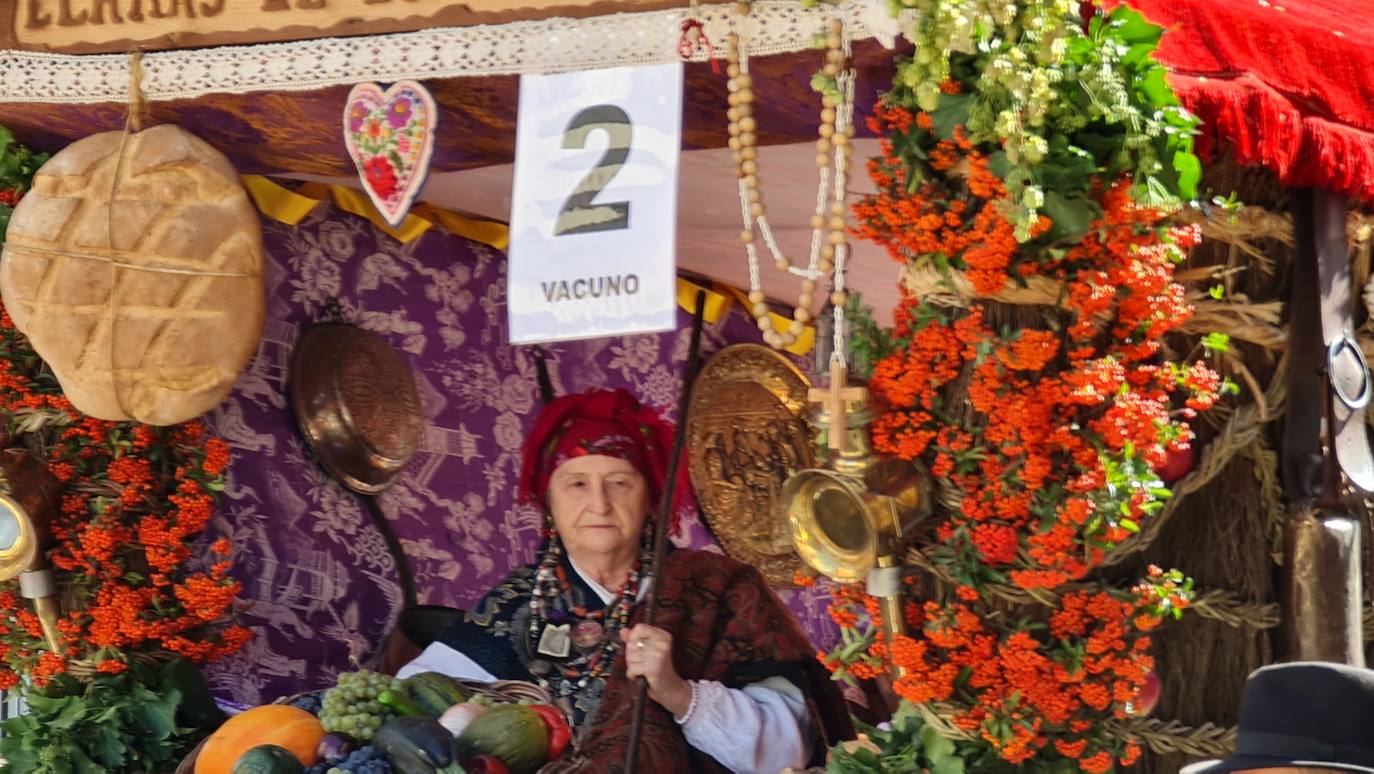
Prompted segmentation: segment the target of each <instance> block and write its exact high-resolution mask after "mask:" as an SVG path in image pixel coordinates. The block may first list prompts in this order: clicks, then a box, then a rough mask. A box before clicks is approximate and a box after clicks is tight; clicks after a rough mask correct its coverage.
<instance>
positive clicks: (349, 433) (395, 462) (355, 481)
mask: <svg viewBox="0 0 1374 774" xmlns="http://www.w3.org/2000/svg"><path fill="white" fill-rule="evenodd" d="M289 391H290V395H291V405H292V409H293V410H294V412H295V415H296V422H297V424H299V425H300V429H301V434H302V435H304V436H305V439H306V442H307V443H308V444H309V445H310V449H311V450H312V451H313V452H314V454H315V457H316V458H317V459H318V460H319V461H320V464H321V465H323V466H324V468H325V469H326V470H328V471H329V472H330V473H331V474H332V475H333V476H334V477H335V478H337V479H338V480H339V481H340V482H341V483H342V484H343V485H344V486H346V487H348V488H349V489H352V490H353V491H355V492H359V493H361V494H376V493H378V492H381V491H383V490H385V489H386V488H388V487H390V486H391V485H392V484H393V483H395V481H396V479H397V478H398V477H399V476H400V475H401V471H402V470H403V469H404V468H405V466H406V464H407V463H409V462H410V458H411V457H412V456H414V454H415V450H416V448H417V447H418V446H419V443H420V435H421V433H422V432H423V429H424V425H423V419H424V418H423V415H422V414H421V411H420V394H419V391H418V390H416V388H415V376H414V374H412V373H411V371H410V367H409V366H408V365H407V364H406V362H405V360H403V359H402V358H401V356H400V355H399V354H397V353H396V351H395V350H394V349H392V348H391V346H390V345H389V344H387V343H386V341H385V340H383V339H382V337H381V336H378V335H377V334H375V333H373V332H371V331H368V330H364V329H363V328H359V327H357V326H355V325H349V324H346V323H336V322H325V323H316V324H314V325H312V326H310V327H309V328H307V329H306V330H305V332H304V333H303V334H301V338H300V340H299V341H298V342H296V348H295V351H294V352H293V353H292V355H291V377H290V386H289Z"/></svg>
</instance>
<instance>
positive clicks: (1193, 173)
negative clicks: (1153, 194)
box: [1174, 151, 1202, 199]
mask: <svg viewBox="0 0 1374 774" xmlns="http://www.w3.org/2000/svg"><path fill="white" fill-rule="evenodd" d="M1174 169H1176V170H1178V195H1179V196H1181V197H1183V198H1184V199H1195V198H1197V184H1198V181H1200V180H1202V162H1201V161H1198V158H1197V156H1194V155H1193V154H1191V153H1186V152H1184V151H1179V152H1177V153H1175V154H1174Z"/></svg>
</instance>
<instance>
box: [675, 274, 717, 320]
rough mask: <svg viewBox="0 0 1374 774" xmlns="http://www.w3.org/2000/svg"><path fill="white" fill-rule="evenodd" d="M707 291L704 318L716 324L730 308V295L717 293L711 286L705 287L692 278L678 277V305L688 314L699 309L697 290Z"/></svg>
mask: <svg viewBox="0 0 1374 774" xmlns="http://www.w3.org/2000/svg"><path fill="white" fill-rule="evenodd" d="M698 290H704V291H706V308H705V309H704V310H703V311H702V315H701V317H702V319H703V320H705V321H706V322H708V323H710V324H712V325H714V324H716V323H717V322H720V318H721V317H722V316H724V315H725V312H726V310H728V309H729V308H730V298H729V296H726V295H722V294H721V293H717V292H716V291H714V290H712V289H711V288H704V287H702V286H700V285H698V284H697V283H695V282H692V281H691V280H685V279H682V278H681V277H678V280H677V305H678V306H680V307H682V310H683V311H685V312H687V313H688V314H694V313H696V311H697V291H698Z"/></svg>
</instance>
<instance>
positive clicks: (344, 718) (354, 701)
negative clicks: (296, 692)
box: [320, 670, 401, 742]
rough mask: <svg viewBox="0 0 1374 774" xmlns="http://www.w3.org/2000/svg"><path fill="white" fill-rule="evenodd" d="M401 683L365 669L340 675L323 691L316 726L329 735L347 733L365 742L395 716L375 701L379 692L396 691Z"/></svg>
mask: <svg viewBox="0 0 1374 774" xmlns="http://www.w3.org/2000/svg"><path fill="white" fill-rule="evenodd" d="M400 689H401V681H400V680H398V679H396V678H394V677H392V676H390V675H383V674H379V673H377V672H368V671H366V670H363V671H358V672H344V673H342V674H340V675H339V680H338V683H337V684H336V685H335V686H334V687H333V688H330V689H329V690H327V691H325V692H324V698H323V700H322V701H321V705H320V724H321V725H322V726H324V730H325V731H328V732H330V733H336V734H347V735H348V736H351V737H353V738H354V739H359V740H362V741H363V742H368V741H371V740H372V735H373V734H375V733H377V729H379V728H381V727H382V724H383V723H385V722H386V721H387V720H389V719H391V718H392V717H393V716H394V715H395V713H393V712H391V711H390V709H388V708H387V707H386V706H385V705H383V704H382V703H381V702H380V701H378V700H377V697H378V696H380V695H381V693H382V691H386V690H392V691H399V690H400Z"/></svg>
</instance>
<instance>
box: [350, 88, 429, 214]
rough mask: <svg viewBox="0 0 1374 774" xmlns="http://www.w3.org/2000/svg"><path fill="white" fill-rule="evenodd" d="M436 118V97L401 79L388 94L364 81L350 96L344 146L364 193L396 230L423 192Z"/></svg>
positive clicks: (387, 91) (427, 173)
mask: <svg viewBox="0 0 1374 774" xmlns="http://www.w3.org/2000/svg"><path fill="white" fill-rule="evenodd" d="M438 118H439V112H438V110H436V109H435V107H434V97H432V96H430V94H429V91H428V90H427V89H425V87H424V86H421V85H420V84H418V83H416V82H415V81H399V82H397V83H394V84H392V85H391V88H389V89H387V90H386V91H382V88H381V87H380V86H378V85H377V84H375V83H360V84H358V85H357V86H354V87H353V90H352V91H350V92H349V93H348V103H347V106H346V107H345V108H344V144H345V145H347V146H348V154H349V155H350V156H351V157H352V158H353V163H354V164H356V165H357V167H358V176H359V177H361V178H362V181H363V190H365V191H367V195H368V196H370V197H371V198H372V203H373V204H375V205H377V210H378V211H379V212H381V213H382V217H383V218H385V219H386V222H388V223H390V224H391V226H392V227H393V228H395V227H397V226H399V225H401V222H402V221H404V220H405V218H406V213H408V212H410V207H411V205H412V204H414V203H415V198H416V197H417V196H419V195H420V189H421V188H424V185H425V178H426V177H427V176H428V175H429V160H430V156H432V155H433V154H434V126H435V124H436V123H437V121H438Z"/></svg>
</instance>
